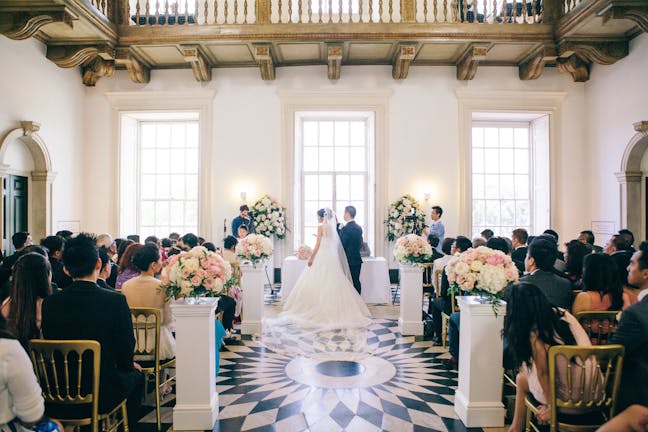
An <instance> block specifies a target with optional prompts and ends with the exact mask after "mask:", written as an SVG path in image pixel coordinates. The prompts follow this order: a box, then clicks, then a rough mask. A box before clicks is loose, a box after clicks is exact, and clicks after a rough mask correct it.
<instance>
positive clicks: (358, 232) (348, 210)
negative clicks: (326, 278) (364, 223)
mask: <svg viewBox="0 0 648 432" xmlns="http://www.w3.org/2000/svg"><path fill="white" fill-rule="evenodd" d="M355 216H356V209H355V207H353V206H346V207H345V208H344V220H345V222H346V224H345V225H344V227H342V228H341V229H339V234H340V241H341V242H342V247H343V248H344V252H345V253H346V257H347V261H348V262H349V270H350V271H351V279H352V280H353V286H354V287H355V289H356V291H358V294H360V292H361V290H362V287H361V286H360V268H361V267H362V258H361V257H360V248H361V247H362V228H361V227H360V225H358V224H357V223H356V222H355V220H354V219H355Z"/></svg>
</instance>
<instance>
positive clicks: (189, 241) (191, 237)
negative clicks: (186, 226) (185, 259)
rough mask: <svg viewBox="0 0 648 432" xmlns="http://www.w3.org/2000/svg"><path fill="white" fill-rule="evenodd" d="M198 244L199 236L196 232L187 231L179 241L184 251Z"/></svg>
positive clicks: (179, 245)
mask: <svg viewBox="0 0 648 432" xmlns="http://www.w3.org/2000/svg"><path fill="white" fill-rule="evenodd" d="M196 246H198V237H197V236H196V234H192V233H187V234H185V235H183V236H182V238H181V239H180V240H179V241H178V247H179V248H180V249H181V250H183V251H190V250H191V249H193V248H195V247H196Z"/></svg>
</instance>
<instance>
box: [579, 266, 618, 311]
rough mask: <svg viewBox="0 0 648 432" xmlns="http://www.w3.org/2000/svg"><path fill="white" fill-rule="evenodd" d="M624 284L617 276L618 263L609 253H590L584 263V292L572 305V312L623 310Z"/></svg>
mask: <svg viewBox="0 0 648 432" xmlns="http://www.w3.org/2000/svg"><path fill="white" fill-rule="evenodd" d="M624 296H625V294H624V293H623V286H622V285H621V284H620V283H619V279H618V278H617V269H616V264H615V263H614V261H613V260H612V258H611V257H610V256H609V255H607V254H590V255H587V256H586V257H585V261H584V264H583V292H582V293H580V294H578V295H577V296H576V298H575V299H574V304H573V305H572V313H574V314H577V313H578V312H583V311H606V310H612V311H614V310H617V311H618V310H621V309H622V308H623V303H624Z"/></svg>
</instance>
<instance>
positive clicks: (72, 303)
mask: <svg viewBox="0 0 648 432" xmlns="http://www.w3.org/2000/svg"><path fill="white" fill-rule="evenodd" d="M42 314H43V318H42V330H43V336H44V337H45V339H90V340H96V341H98V342H99V343H100V344H101V375H100V384H99V392H100V393H99V394H100V396H99V409H100V410H101V411H104V412H105V411H106V410H108V409H110V408H112V407H114V406H115V405H116V404H117V403H119V402H121V401H122V400H123V399H124V398H126V396H127V395H128V394H129V393H130V392H131V390H132V388H133V386H134V385H135V383H136V380H137V379H138V374H139V373H138V372H137V371H136V370H135V368H134V367H133V349H134V347H135V337H134V335H133V324H132V322H131V315H130V310H129V308H128V303H126V297H124V296H123V295H121V294H119V293H116V292H114V291H108V290H105V289H102V288H100V287H99V286H98V285H97V284H95V283H93V282H85V281H77V282H74V283H73V284H72V285H70V286H69V287H67V288H66V290H65V291H62V292H59V293H56V294H54V295H51V296H49V297H47V298H46V299H45V300H44V301H43V311H42ZM88 378H89V377H85V379H88Z"/></svg>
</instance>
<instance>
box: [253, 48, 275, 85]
mask: <svg viewBox="0 0 648 432" xmlns="http://www.w3.org/2000/svg"><path fill="white" fill-rule="evenodd" d="M252 48H253V50H254V52H253V54H254V59H255V60H256V62H257V64H258V65H259V71H260V72H261V79H262V80H264V81H274V79H275V67H274V60H273V59H272V45H270V44H253V45H252Z"/></svg>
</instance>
